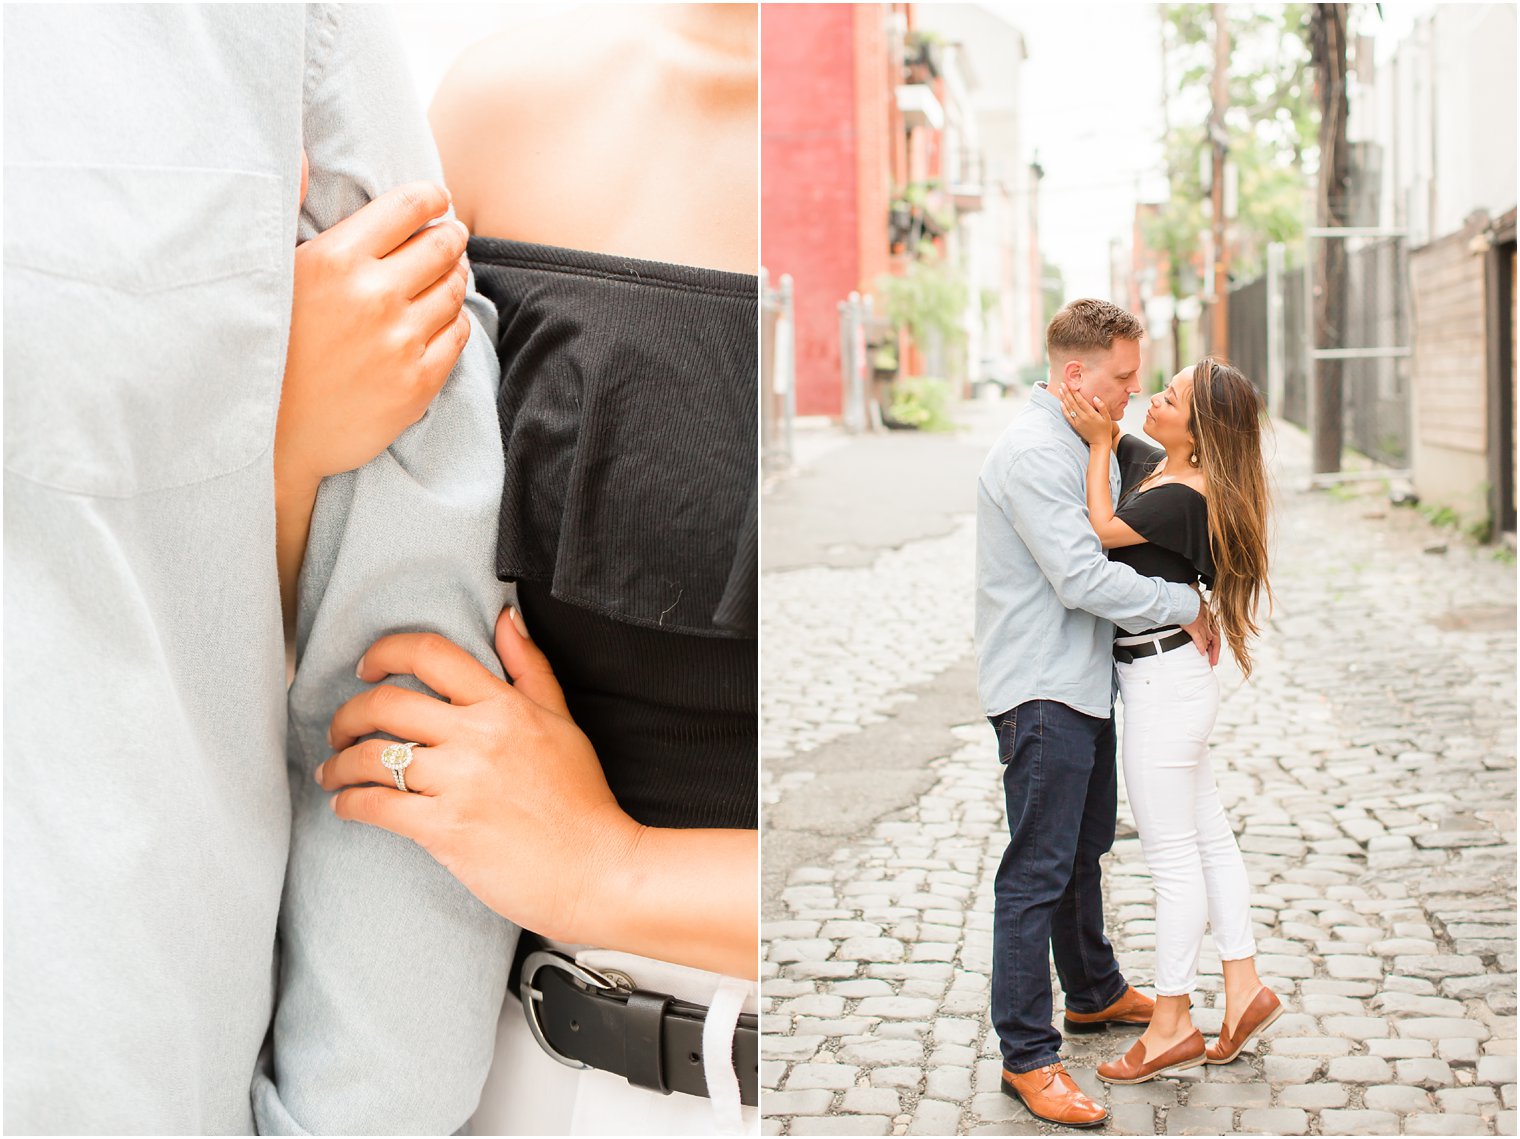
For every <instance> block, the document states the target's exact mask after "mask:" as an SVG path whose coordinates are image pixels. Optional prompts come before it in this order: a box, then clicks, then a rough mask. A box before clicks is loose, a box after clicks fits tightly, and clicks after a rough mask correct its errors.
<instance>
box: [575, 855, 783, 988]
mask: <svg viewBox="0 0 1520 1139" xmlns="http://www.w3.org/2000/svg"><path fill="white" fill-rule="evenodd" d="M759 871H760V837H759V832H758V831H749V830H675V829H671V828H665V827H640V828H639V829H638V831H637V832H636V833H635V836H634V838H633V841H632V843H631V845H630V847H629V848H628V849H627V850H626V851H625V852H624V853H623V855H622V856H621V857H620V858H619V860H618V862H617V864H616V865H614V866H613V867H612V868H611V869H610V872H609V873H608V874H607V875H605V876H604V877H603V878H602V880H601V883H602V886H603V887H604V888H603V889H602V890H600V891H598V892H597V896H596V897H595V898H594V899H590V902H591V904H590V905H587V906H582V907H580V909H579V912H578V914H577V920H576V926H577V929H576V930H575V937H574V940H576V941H583V942H587V943H589V944H593V945H601V946H606V947H607V948H610V949H621V950H624V951H625V952H628V953H637V954H640V955H642V956H644V957H654V958H658V959H659V960H661V961H672V962H675V963H676V964H678V965H690V966H693V967H694V968H697V969H706V970H709V971H710V972H713V973H724V974H728V975H729V976H734V977H743V978H746V979H750V980H753V979H755V978H756V977H758V976H759V968H760V960H759V950H758V946H759V940H760V927H759V920H760V919H759V908H760V906H759V902H760V876H759Z"/></svg>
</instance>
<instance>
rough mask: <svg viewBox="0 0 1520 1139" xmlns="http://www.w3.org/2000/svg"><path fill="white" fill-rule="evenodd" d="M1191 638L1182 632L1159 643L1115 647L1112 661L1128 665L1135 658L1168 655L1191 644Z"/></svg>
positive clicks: (1162, 639) (1149, 642)
mask: <svg viewBox="0 0 1520 1139" xmlns="http://www.w3.org/2000/svg"><path fill="white" fill-rule="evenodd" d="M1192 640H1193V638H1192V637H1190V636H1188V635H1187V634H1186V633H1183V632H1176V633H1173V634H1171V635H1170V636H1167V637H1162V638H1161V640H1160V641H1145V642H1143V643H1141V644H1138V645H1115V646H1114V659H1115V660H1122V661H1124V663H1126V664H1128V663H1129V662H1130V661H1132V660H1134V659H1135V658H1136V657H1153V656H1156V655H1157V654H1158V653H1169V652H1171V651H1172V650H1173V649H1180V648H1181V647H1182V646H1183V645H1186V644H1191V643H1192Z"/></svg>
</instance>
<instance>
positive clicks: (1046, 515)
mask: <svg viewBox="0 0 1520 1139" xmlns="http://www.w3.org/2000/svg"><path fill="white" fill-rule="evenodd" d="M1071 465H1073V460H1072V458H1071V456H1070V455H1069V454H1068V453H1066V452H1064V451H1061V450H1058V449H1056V448H1054V447H1051V448H1039V449H1030V450H1026V451H1024V452H1022V453H1020V454H1017V455H1015V456H1014V457H1013V458H1012V459H1011V461H1010V462H1009V464H1008V467H1007V468H1006V470H1005V473H1004V478H1003V486H1002V492H1003V493H1002V502H1003V505H1004V511H1005V513H1006V514H1007V517H1008V520H1009V522H1010V523H1011V524H1012V525H1013V528H1014V530H1015V531H1016V532H1017V533H1018V535H1019V538H1020V539H1021V540H1022V541H1023V542H1024V545H1025V546H1026V547H1028V549H1029V552H1030V554H1031V555H1032V556H1033V557H1034V560H1035V562H1036V563H1037V564H1038V565H1039V567H1040V572H1041V573H1043V574H1044V575H1045V578H1046V580H1047V581H1049V582H1050V585H1051V588H1052V589H1054V590H1055V593H1056V596H1057V598H1059V599H1060V602H1061V604H1062V605H1064V606H1066V608H1068V609H1083V610H1086V611H1087V612H1089V613H1093V614H1096V615H1097V616H1099V617H1103V618H1105V619H1107V620H1109V621H1112V622H1113V623H1114V624H1116V625H1118V626H1119V627H1120V628H1121V629H1125V630H1126V631H1128V632H1131V633H1138V632H1143V631H1144V630H1146V629H1151V628H1155V627H1156V626H1157V625H1164V624H1169V623H1173V622H1175V623H1177V624H1183V625H1186V624H1188V623H1190V622H1191V621H1193V620H1194V619H1196V618H1197V616H1198V607H1199V598H1198V595H1197V594H1196V593H1195V592H1194V591H1193V590H1192V589H1191V588H1189V587H1188V586H1185V585H1178V584H1176V583H1173V582H1165V581H1161V580H1160V579H1159V578H1150V577H1141V576H1140V575H1139V574H1137V573H1136V572H1135V571H1134V570H1132V569H1131V568H1130V567H1129V566H1126V565H1121V564H1119V563H1116V562H1111V561H1109V559H1108V558H1107V556H1106V555H1105V554H1104V553H1103V544H1102V542H1100V541H1099V540H1098V535H1097V534H1096V533H1095V532H1094V531H1093V528H1092V524H1091V522H1090V521H1089V520H1088V516H1087V504H1086V501H1085V498H1084V497H1083V494H1082V493H1081V482H1080V472H1077V473H1078V479H1077V480H1076V481H1073V480H1070V479H1062V478H1054V477H1051V471H1052V470H1060V469H1061V468H1062V467H1065V466H1071Z"/></svg>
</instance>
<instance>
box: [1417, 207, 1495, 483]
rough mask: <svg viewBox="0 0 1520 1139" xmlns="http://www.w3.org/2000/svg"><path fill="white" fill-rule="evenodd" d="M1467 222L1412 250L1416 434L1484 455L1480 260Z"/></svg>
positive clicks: (1437, 443) (1429, 442)
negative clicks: (1447, 234)
mask: <svg viewBox="0 0 1520 1139" xmlns="http://www.w3.org/2000/svg"><path fill="white" fill-rule="evenodd" d="M1482 228H1483V225H1480V224H1471V225H1469V226H1468V227H1466V228H1464V229H1462V230H1460V231H1458V232H1457V233H1453V234H1450V235H1449V236H1447V237H1443V238H1440V239H1438V240H1436V241H1432V242H1430V243H1429V244H1428V245H1425V246H1422V247H1421V248H1419V249H1415V250H1412V251H1411V252H1410V254H1409V278H1410V281H1409V283H1410V299H1411V301H1412V305H1413V312H1414V322H1413V328H1414V361H1413V371H1414V376H1413V380H1414V383H1413V388H1414V410H1415V417H1414V433H1415V438H1416V442H1417V444H1426V445H1429V446H1436V447H1440V448H1446V449H1450V450H1455V451H1464V452H1470V453H1474V454H1479V455H1482V454H1485V453H1486V452H1487V449H1488V394H1487V382H1488V381H1487V372H1486V368H1487V359H1486V356H1485V354H1484V344H1485V340H1484V325H1483V313H1484V307H1483V306H1484V296H1483V289H1484V275H1483V274H1484V261H1483V258H1482V257H1481V256H1478V255H1476V254H1474V253H1472V252H1471V251H1470V250H1469V249H1468V244H1469V243H1470V242H1471V240H1472V238H1473V237H1474V236H1475V235H1476V234H1477V233H1478V232H1479V231H1480V230H1481V229H1482Z"/></svg>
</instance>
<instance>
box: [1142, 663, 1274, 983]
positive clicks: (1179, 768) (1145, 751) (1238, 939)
mask: <svg viewBox="0 0 1520 1139" xmlns="http://www.w3.org/2000/svg"><path fill="white" fill-rule="evenodd" d="M1141 639H1142V638H1137V637H1126V636H1121V637H1120V638H1119V639H1118V641H1117V642H1116V643H1118V644H1121V645H1123V644H1126V643H1133V642H1135V641H1137V640H1141ZM1118 672H1119V695H1120V698H1121V699H1122V700H1123V701H1124V740H1123V758H1124V789H1125V792H1126V794H1127V795H1128V796H1129V805H1130V809H1131V810H1132V811H1134V815H1135V826H1136V828H1137V829H1138V830H1139V832H1140V847H1141V849H1142V850H1143V851H1144V852H1145V862H1146V865H1147V866H1149V867H1150V871H1151V878H1152V879H1153V881H1154V882H1155V885H1156V995H1157V996H1166V997H1174V996H1182V995H1184V994H1186V993H1191V992H1192V991H1193V990H1194V988H1195V987H1196V986H1197V980H1198V954H1199V951H1200V950H1201V949H1202V947H1203V927H1204V922H1205V921H1206V920H1207V921H1208V922H1209V923H1210V925H1211V926H1212V927H1213V931H1214V943H1215V945H1217V946H1218V948H1219V956H1220V958H1221V959H1223V960H1226V961H1234V960H1238V959H1240V958H1244V957H1252V956H1254V955H1255V953H1256V940H1255V938H1254V937H1253V936H1252V933H1251V914H1250V894H1251V886H1250V882H1249V880H1248V879H1247V878H1246V868H1245V863H1244V862H1243V861H1241V857H1240V848H1239V847H1238V846H1236V845H1235V835H1234V833H1233V832H1232V831H1231V830H1230V824H1229V822H1228V821H1227V820H1226V819H1225V817H1224V807H1223V806H1221V805H1220V802H1219V791H1218V789H1217V788H1216V787H1215V785H1214V772H1213V769H1212V768H1211V767H1210V766H1209V733H1210V732H1211V731H1213V729H1214V717H1215V716H1216V715H1217V714H1218V711H1219V681H1218V680H1217V679H1216V678H1215V676H1214V670H1213V668H1211V667H1210V666H1209V662H1208V659H1207V658H1206V657H1204V656H1203V655H1202V654H1201V653H1199V652H1198V650H1197V649H1195V648H1194V647H1193V646H1192V645H1183V646H1182V647H1181V648H1177V649H1172V650H1171V651H1170V652H1164V653H1159V654H1156V655H1153V656H1148V657H1139V658H1137V659H1135V660H1133V661H1120V662H1118Z"/></svg>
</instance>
